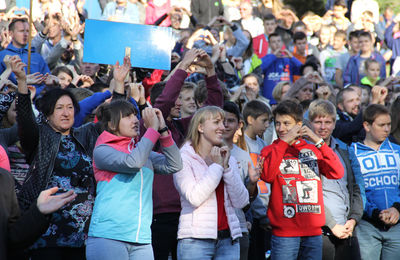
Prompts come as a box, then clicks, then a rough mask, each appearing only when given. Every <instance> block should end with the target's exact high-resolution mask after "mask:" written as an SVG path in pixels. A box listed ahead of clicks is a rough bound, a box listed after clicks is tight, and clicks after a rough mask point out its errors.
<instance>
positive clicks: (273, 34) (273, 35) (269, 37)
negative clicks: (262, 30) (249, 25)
mask: <svg viewBox="0 0 400 260" xmlns="http://www.w3.org/2000/svg"><path fill="white" fill-rule="evenodd" d="M272 37H279V38H281V40H282V36H281V35H280V34H277V33H276V32H274V33H271V34H270V35H269V36H268V39H269V40H271V38H272Z"/></svg>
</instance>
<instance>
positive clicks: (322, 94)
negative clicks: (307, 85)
mask: <svg viewBox="0 0 400 260" xmlns="http://www.w3.org/2000/svg"><path fill="white" fill-rule="evenodd" d="M315 93H316V94H317V96H318V98H319V99H323V100H328V98H329V97H330V96H331V95H332V91H331V89H330V88H329V87H328V86H327V85H323V86H319V87H318V88H317V90H316V91H315Z"/></svg>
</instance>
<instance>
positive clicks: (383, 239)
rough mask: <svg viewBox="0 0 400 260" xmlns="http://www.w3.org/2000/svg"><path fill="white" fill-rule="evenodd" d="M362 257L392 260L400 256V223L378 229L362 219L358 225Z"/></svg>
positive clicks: (365, 259) (367, 259) (364, 259)
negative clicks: (388, 227) (385, 228)
mask: <svg viewBox="0 0 400 260" xmlns="http://www.w3.org/2000/svg"><path fill="white" fill-rule="evenodd" d="M356 231H357V238H358V243H359V244H360V251H361V258H362V259H363V260H369V259H384V260H392V259H399V257H400V224H397V225H395V226H393V227H391V228H390V229H389V230H382V229H378V228H377V227H375V226H374V225H372V224H371V223H369V222H368V221H365V220H363V219H362V220H361V221H360V223H358V225H357V227H356Z"/></svg>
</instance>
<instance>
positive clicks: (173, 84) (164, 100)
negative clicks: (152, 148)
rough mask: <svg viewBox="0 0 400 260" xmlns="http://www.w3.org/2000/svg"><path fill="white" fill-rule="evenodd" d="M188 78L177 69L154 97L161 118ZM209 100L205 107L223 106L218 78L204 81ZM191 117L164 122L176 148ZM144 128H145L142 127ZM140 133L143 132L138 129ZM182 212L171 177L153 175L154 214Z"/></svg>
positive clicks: (214, 77)
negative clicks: (157, 95)
mask: <svg viewBox="0 0 400 260" xmlns="http://www.w3.org/2000/svg"><path fill="white" fill-rule="evenodd" d="M186 77H187V73H186V71H184V70H180V69H178V70H177V71H176V72H175V73H174V75H172V77H171V78H170V79H169V80H168V82H167V84H166V85H165V88H164V90H163V92H162V93H161V95H160V96H159V97H158V98H157V100H156V102H155V104H154V107H155V108H158V109H160V110H161V112H162V114H163V116H164V118H167V117H168V116H169V113H170V112H171V108H173V107H174V106H175V100H176V99H177V98H178V97H179V93H180V92H181V88H182V85H183V83H184V81H185V79H186ZM206 84H207V91H208V98H207V100H206V102H205V106H207V105H213V106H219V107H222V106H223V104H224V97H223V94H222V89H221V87H220V85H219V84H218V79H217V76H212V77H207V78H206ZM191 119H192V117H191V116H190V117H186V118H182V119H177V120H173V121H172V122H170V121H166V124H167V126H168V128H169V129H170V131H171V135H172V138H173V139H174V141H175V143H176V145H177V146H178V147H180V146H181V145H182V144H183V142H184V139H185V136H186V133H187V129H188V128H189V124H190V120H191ZM142 129H144V128H142ZM141 132H142V133H144V132H145V131H143V130H141ZM180 211H181V203H180V196H179V194H178V191H177V190H176V188H175V185H174V182H173V178H172V176H171V175H169V176H168V175H156V176H154V182H153V214H154V215H156V214H160V213H177V212H180Z"/></svg>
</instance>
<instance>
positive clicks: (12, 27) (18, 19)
mask: <svg viewBox="0 0 400 260" xmlns="http://www.w3.org/2000/svg"><path fill="white" fill-rule="evenodd" d="M18 22H21V23H27V22H28V20H27V19H25V18H17V19H13V20H12V21H11V23H10V24H9V25H8V31H9V32H11V31H14V28H15V24H16V23H18Z"/></svg>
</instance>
